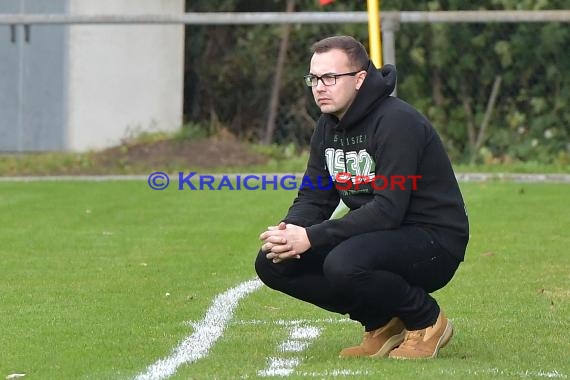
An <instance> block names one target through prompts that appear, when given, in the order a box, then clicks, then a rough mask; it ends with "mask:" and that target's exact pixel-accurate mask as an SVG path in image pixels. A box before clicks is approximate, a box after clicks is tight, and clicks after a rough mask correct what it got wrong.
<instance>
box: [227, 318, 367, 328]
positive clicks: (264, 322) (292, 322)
mask: <svg viewBox="0 0 570 380" xmlns="http://www.w3.org/2000/svg"><path fill="white" fill-rule="evenodd" d="M313 323H315V324H323V323H332V324H336V323H358V322H356V321H353V320H352V319H349V318H321V319H291V320H286V319H278V320H276V321H267V320H261V319H252V320H249V321H241V320H238V321H234V322H231V324H232V325H277V326H295V325H309V324H313Z"/></svg>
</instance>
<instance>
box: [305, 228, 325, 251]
mask: <svg viewBox="0 0 570 380" xmlns="http://www.w3.org/2000/svg"><path fill="white" fill-rule="evenodd" d="M325 223H326V222H323V223H319V224H315V225H312V226H310V227H306V228H305V231H306V232H307V237H308V238H309V242H310V243H311V248H319V247H322V246H324V245H326V244H327V243H329V240H330V239H328V237H327V234H326V233H325V227H326V226H324V225H323V224H325Z"/></svg>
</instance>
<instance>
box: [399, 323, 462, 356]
mask: <svg viewBox="0 0 570 380" xmlns="http://www.w3.org/2000/svg"><path fill="white" fill-rule="evenodd" d="M452 336H453V326H452V325H451V322H449V320H448V319H447V318H446V317H445V315H444V314H443V312H440V313H439V316H438V317H437V321H436V322H435V324H434V325H433V326H429V327H427V328H425V329H421V330H412V331H407V332H406V337H405V338H404V342H403V343H402V344H401V345H400V347H398V348H396V349H395V350H393V351H392V352H390V357H391V358H395V359H427V358H435V357H436V356H437V353H438V352H439V349H440V348H442V347H443V346H445V345H446V344H447V343H448V342H449V340H450V339H451V337H452Z"/></svg>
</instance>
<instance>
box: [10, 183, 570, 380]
mask: <svg viewBox="0 0 570 380" xmlns="http://www.w3.org/2000/svg"><path fill="white" fill-rule="evenodd" d="M461 186H462V189H463V192H464V196H465V199H466V202H467V206H468V210H469V215H470V221H471V233H472V237H471V241H470V244H469V248H468V253H467V257H466V261H465V263H463V264H462V266H461V267H460V270H459V271H458V273H457V275H456V277H455V278H454V280H453V281H452V282H451V283H450V284H449V285H448V286H447V287H446V288H445V289H443V290H441V291H439V292H438V293H436V298H437V299H438V300H439V301H440V304H441V305H442V307H443V308H444V310H445V311H446V313H447V314H448V316H449V317H450V319H452V321H453V322H454V325H455V329H456V333H455V336H454V338H453V340H452V341H451V343H450V344H449V346H447V347H446V348H444V349H443V350H442V351H441V352H440V356H439V357H438V358H437V359H436V360H431V361H393V360H389V359H379V360H367V359H350V360H341V359H338V358H337V354H338V351H339V350H340V349H341V348H343V347H344V346H346V345H347V344H353V343H358V342H359V340H360V337H361V329H360V327H359V326H358V325H357V324H355V323H353V322H350V321H347V320H346V319H345V318H344V316H340V315H333V314H330V313H328V312H325V311H322V310H318V309H316V308H314V307H312V306H311V305H307V304H303V303H301V302H298V301H295V300H292V299H290V298H288V297H286V296H284V295H281V294H278V293H276V292H273V291H270V290H268V289H267V288H261V289H259V290H257V291H254V292H252V293H251V294H250V295H248V296H244V297H243V298H242V299H240V301H239V303H238V304H237V307H236V308H235V310H234V313H233V314H232V315H231V318H230V319H229V321H228V323H227V325H226V328H225V330H223V334H222V335H221V336H220V337H219V339H217V340H216V341H215V342H213V344H212V345H211V347H207V349H206V350H203V351H202V352H201V355H202V357H200V358H199V359H195V360H189V361H190V363H189V364H182V365H180V366H178V367H177V372H176V373H175V374H174V375H173V376H172V377H171V378H173V379H245V378H260V377H263V375H264V374H272V373H273V374H276V373H277V372H275V371H273V372H271V370H272V369H273V370H275V369H276V368H280V366H281V367H283V366H285V367H287V366H289V367H288V368H291V369H292V372H291V373H290V374H289V376H287V378H289V379H298V378H333V377H335V378H354V379H361V378H370V379H378V378H382V379H442V378H446V379H447V378H450V379H471V378H473V379H484V378H491V379H504V378H525V379H526V378H531V379H533V378H537V379H539V378H559V379H566V378H569V377H570V360H569V359H568V351H569V350H570V254H569V247H570V234H569V233H568V228H569V227H570V186H569V185H563V184H514V183H502V182H489V183H462V184H461ZM294 195H295V192H294V191H285V190H280V191H272V190H267V191H229V190H224V191H189V190H186V191H177V190H176V189H175V188H174V187H172V188H169V189H167V190H165V191H152V190H150V189H149V188H148V185H147V183H146V181H130V182H113V181H107V182H18V183H16V182H0V226H1V228H0V241H1V244H0V265H1V273H0V298H1V300H0V326H1V332H0V379H4V378H6V377H7V376H9V375H11V374H16V373H21V374H26V376H25V379H132V378H135V377H136V376H137V375H140V374H144V373H145V371H146V370H147V368H149V366H151V365H152V364H153V363H156V362H157V361H158V360H160V359H166V358H169V357H172V355H173V352H174V350H175V349H176V347H177V346H178V345H179V344H180V343H181V342H183V341H184V339H186V338H188V337H189V336H191V335H192V333H193V332H195V328H194V327H193V325H192V322H200V321H202V320H203V319H204V316H205V314H206V312H207V311H208V310H210V308H211V307H212V301H213V300H214V299H215V298H216V296H218V295H219V294H222V293H224V292H226V291H227V290H228V289H231V288H234V287H236V286H238V285H240V284H242V283H243V282H244V281H248V280H251V279H253V278H254V277H255V272H254V269H253V260H254V257H255V255H256V252H257V249H258V247H259V242H258V241H257V236H258V235H259V233H260V232H261V231H262V230H264V229H265V228H266V226H267V225H270V224H273V223H275V222H276V221H277V220H279V218H280V217H282V216H283V215H284V213H285V212H286V209H287V207H288V206H289V204H290V202H291V201H292V199H293V197H294ZM226 301H227V299H226ZM303 328H304V330H303ZM311 331H312V332H315V331H316V334H315V335H314V336H313V338H308V336H309V335H310V332H311ZM295 334H297V335H301V337H300V338H299V337H297V338H296V337H295ZM292 341H293V343H295V341H297V343H298V342H304V343H303V344H305V345H306V347H303V349H302V350H298V351H296V352H289V351H282V350H280V345H282V344H284V342H289V343H291V342H292ZM189 348H190V349H191V350H192V349H194V350H195V349H196V347H189ZM271 358H279V359H282V360H283V363H285V364H283V363H281V364H279V362H277V361H276V360H275V359H271ZM272 360H273V361H272ZM291 363H294V365H292V364H291ZM264 371H265V372H264Z"/></svg>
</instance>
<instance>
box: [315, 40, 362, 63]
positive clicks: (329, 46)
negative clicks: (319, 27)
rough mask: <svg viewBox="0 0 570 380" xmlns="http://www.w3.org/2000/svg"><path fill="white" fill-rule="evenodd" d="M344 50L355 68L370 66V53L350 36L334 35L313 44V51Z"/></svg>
mask: <svg viewBox="0 0 570 380" xmlns="http://www.w3.org/2000/svg"><path fill="white" fill-rule="evenodd" d="M333 49H338V50H342V51H343V52H344V53H345V54H346V55H347V56H348V60H349V62H350V64H351V65H352V66H353V68H354V69H357V70H366V68H367V67H368V61H369V59H370V58H369V57H368V53H367V52H366V48H365V47H364V46H363V45H362V44H361V43H360V42H358V41H357V40H356V39H354V38H353V37H350V36H332V37H327V38H324V39H322V40H320V41H317V42H315V43H314V44H313V46H311V52H312V53H313V54H315V53H317V54H318V53H326V52H328V51H330V50H333Z"/></svg>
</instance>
